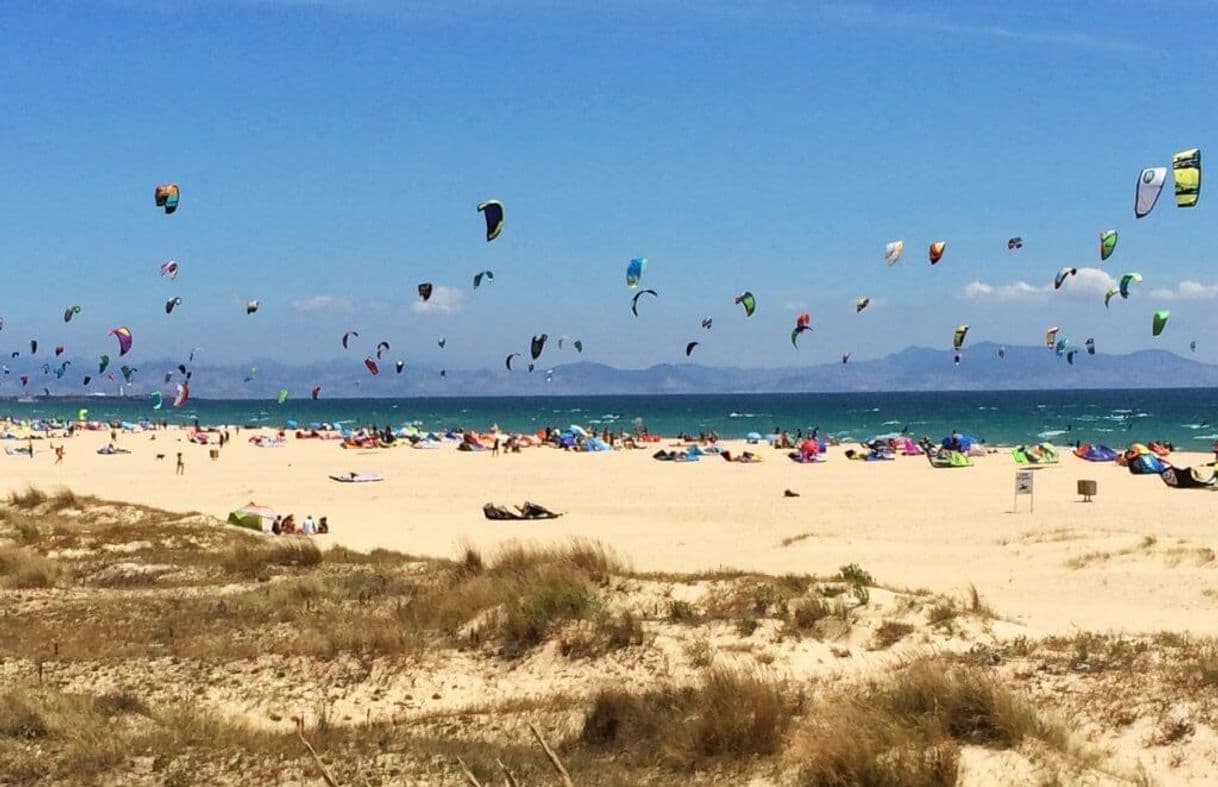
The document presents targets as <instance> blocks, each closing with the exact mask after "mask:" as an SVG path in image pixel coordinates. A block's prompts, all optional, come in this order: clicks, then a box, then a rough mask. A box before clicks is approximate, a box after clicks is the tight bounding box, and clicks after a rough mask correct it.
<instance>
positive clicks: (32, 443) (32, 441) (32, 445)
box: [30, 435, 34, 459]
mask: <svg viewBox="0 0 1218 787" xmlns="http://www.w3.org/2000/svg"><path fill="white" fill-rule="evenodd" d="M33 458H34V438H33V436H32V435H31V437H30V459H33Z"/></svg>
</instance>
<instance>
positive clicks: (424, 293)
mask: <svg viewBox="0 0 1218 787" xmlns="http://www.w3.org/2000/svg"><path fill="white" fill-rule="evenodd" d="M418 290H419V297H420V298H422V299H423V302H424V303H426V302H427V299H428V298H430V297H431V291H432V286H431V282H429V281H425V282H423V283H422V284H420V285H419V287H418Z"/></svg>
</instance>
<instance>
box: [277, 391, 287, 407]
mask: <svg viewBox="0 0 1218 787" xmlns="http://www.w3.org/2000/svg"><path fill="white" fill-rule="evenodd" d="M287 400H288V389H287V388H280V389H279V395H278V396H276V397H275V402H276V403H277V404H283V403H284V402H286V401H287Z"/></svg>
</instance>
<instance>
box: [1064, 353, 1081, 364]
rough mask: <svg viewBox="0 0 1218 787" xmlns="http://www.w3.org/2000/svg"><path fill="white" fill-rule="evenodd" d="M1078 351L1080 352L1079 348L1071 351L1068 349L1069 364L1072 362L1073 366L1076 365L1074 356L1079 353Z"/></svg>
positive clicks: (1067, 359)
mask: <svg viewBox="0 0 1218 787" xmlns="http://www.w3.org/2000/svg"><path fill="white" fill-rule="evenodd" d="M1077 353H1078V350H1070V351H1068V352H1067V353H1066V363H1068V364H1070V365H1071V366H1073V365H1074V356H1075V354H1077Z"/></svg>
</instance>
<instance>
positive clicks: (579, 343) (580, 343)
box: [571, 339, 584, 354]
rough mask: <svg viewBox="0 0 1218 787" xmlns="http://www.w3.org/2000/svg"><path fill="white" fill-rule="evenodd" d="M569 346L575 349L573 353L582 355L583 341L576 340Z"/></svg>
mask: <svg viewBox="0 0 1218 787" xmlns="http://www.w3.org/2000/svg"><path fill="white" fill-rule="evenodd" d="M571 346H572V347H574V348H575V352H577V353H581V354H582V353H583V351H584V340H583V339H576V340H575V341H574V342H573V343H572V344H571Z"/></svg>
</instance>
